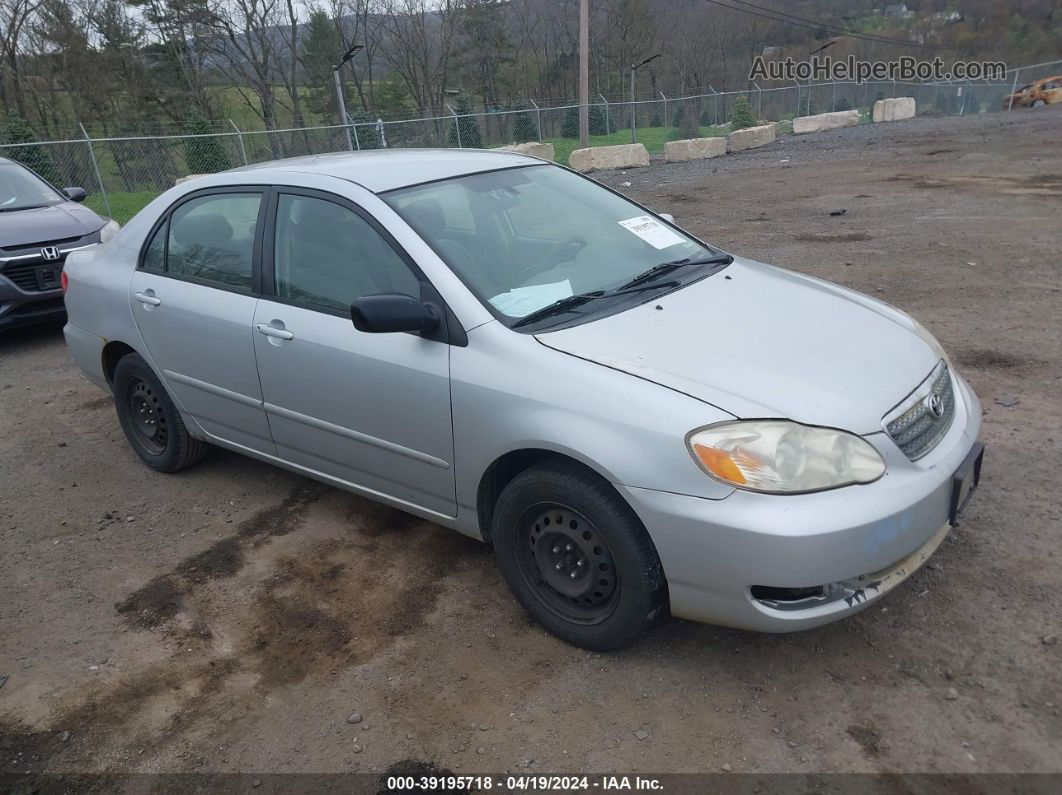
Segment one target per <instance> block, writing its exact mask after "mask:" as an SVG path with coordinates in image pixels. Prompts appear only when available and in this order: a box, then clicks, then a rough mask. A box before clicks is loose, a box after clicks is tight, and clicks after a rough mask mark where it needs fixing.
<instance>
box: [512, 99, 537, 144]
mask: <svg viewBox="0 0 1062 795" xmlns="http://www.w3.org/2000/svg"><path fill="white" fill-rule="evenodd" d="M537 140H538V128H537V127H536V126H535V122H534V121H533V120H532V119H531V113H530V112H529V111H528V110H527V109H526V108H521V110H520V112H519V113H517V114H515V115H514V116H513V142H514V143H518V144H522V143H526V142H527V141H537Z"/></svg>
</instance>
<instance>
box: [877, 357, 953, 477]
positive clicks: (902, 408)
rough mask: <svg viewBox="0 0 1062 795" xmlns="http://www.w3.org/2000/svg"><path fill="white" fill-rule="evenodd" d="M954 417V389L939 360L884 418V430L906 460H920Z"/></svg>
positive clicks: (942, 434) (949, 375)
mask: <svg viewBox="0 0 1062 795" xmlns="http://www.w3.org/2000/svg"><path fill="white" fill-rule="evenodd" d="M954 418H955V390H954V388H953V386H952V382H951V373H950V372H949V370H948V365H947V364H945V363H944V362H943V361H941V362H940V364H938V365H937V366H936V367H934V368H933V372H932V373H930V374H929V376H928V377H927V378H926V379H925V380H924V381H923V382H922V383H921V384H919V385H918V387H916V388H915V390H914V392H912V393H911V394H910V395H908V396H907V397H906V398H904V400H903V401H901V403H900V404H899V405H898V406H897V407H896V408H894V409H893V410H892V411H890V412H889V413H888V414H886V415H885V418H884V420H883V422H882V424H883V425H884V426H885V431H886V432H887V433H888V434H889V436H890V437H892V440H893V441H894V442H896V445H897V446H898V447H899V448H900V449H901V450H902V451H903V453H904V455H906V456H907V457H908V458H909V459H911V460H912V461H914V460H915V459H918V458H921V457H922V456H924V455H925V454H926V453H928V452H929V451H930V450H932V449H933V448H934V447H936V446H937V444H938V443H939V442H940V440H941V439H943V438H944V434H946V433H947V432H948V429H949V428H950V427H951V422H952V420H953V419H954Z"/></svg>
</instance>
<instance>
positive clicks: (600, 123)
mask: <svg viewBox="0 0 1062 795" xmlns="http://www.w3.org/2000/svg"><path fill="white" fill-rule="evenodd" d="M577 110H578V109H577ZM577 115H578V114H577ZM589 117H590V118H589V120H590V125H589V126H590V134H591V135H608V134H609V133H610V132H611V130H609V128H608V118H607V117H606V116H605V109H604V108H602V107H601V106H600V105H591V106H590V107H589ZM576 135H578V131H577V132H576Z"/></svg>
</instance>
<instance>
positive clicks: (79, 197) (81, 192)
mask: <svg viewBox="0 0 1062 795" xmlns="http://www.w3.org/2000/svg"><path fill="white" fill-rule="evenodd" d="M63 193H65V194H66V198H68V199H70V201H72V202H83V201H85V197H86V196H88V191H86V190H85V189H84V188H63Z"/></svg>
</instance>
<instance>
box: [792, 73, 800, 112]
mask: <svg viewBox="0 0 1062 795" xmlns="http://www.w3.org/2000/svg"><path fill="white" fill-rule="evenodd" d="M793 84H794V85H795V86H796V88H797V109H796V115H797V116H799V115H800V83H799V82H798V81H796V80H794V81H793Z"/></svg>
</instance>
